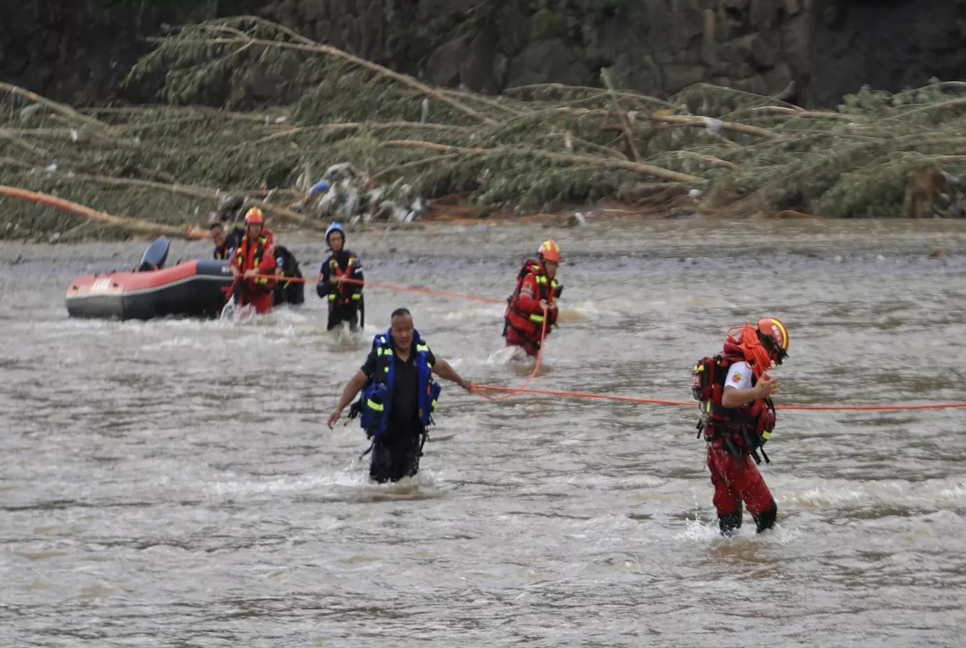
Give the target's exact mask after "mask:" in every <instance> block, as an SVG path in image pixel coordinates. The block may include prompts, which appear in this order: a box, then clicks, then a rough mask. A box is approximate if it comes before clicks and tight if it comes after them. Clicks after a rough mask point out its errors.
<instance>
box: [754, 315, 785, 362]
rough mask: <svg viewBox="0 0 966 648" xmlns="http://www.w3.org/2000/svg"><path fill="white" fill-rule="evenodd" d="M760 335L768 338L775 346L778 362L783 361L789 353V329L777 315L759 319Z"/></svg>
mask: <svg viewBox="0 0 966 648" xmlns="http://www.w3.org/2000/svg"><path fill="white" fill-rule="evenodd" d="M758 335H759V336H760V337H763V338H768V339H769V340H770V341H771V343H772V345H773V346H774V348H775V356H776V362H777V363H778V364H781V363H782V360H784V359H785V356H787V355H788V329H787V328H786V327H785V325H784V324H783V323H782V321H781V320H780V319H778V318H777V317H766V318H764V319H760V320H758Z"/></svg>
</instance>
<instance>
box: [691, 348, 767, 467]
mask: <svg viewBox="0 0 966 648" xmlns="http://www.w3.org/2000/svg"><path fill="white" fill-rule="evenodd" d="M744 361H745V359H744V357H743V356H740V355H732V354H725V353H719V354H718V355H715V356H705V357H704V358H701V359H700V360H698V362H697V364H695V365H694V369H692V370H691V395H692V396H693V397H694V399H695V400H696V401H698V402H699V403H700V408H701V420H700V421H699V422H698V425H697V428H698V437H700V436H701V434H702V432H703V433H704V438H705V440H706V441H709V442H714V441H717V440H719V439H720V440H721V442H722V444H723V445H724V447H726V448H727V449H728V450H729V451H730V452H731V453H732V454H734V455H735V456H740V455H742V454H750V455H751V456H752V457H753V458H754V460H755V462H756V463H761V458H760V457H759V456H758V450H759V449H760V450H761V454H762V456H764V458H765V462H766V463H767V462H769V460H768V455H766V454H765V450H764V448H763V447H762V446H763V445H764V444H765V442H766V441H768V439H770V438H771V433H772V431H773V430H774V429H775V405H774V403H772V400H771V399H770V398H759V399H758V400H755V401H752V402H751V403H749V404H745V405H742V406H740V407H724V406H723V405H722V404H721V397H722V395H723V394H724V388H725V380H726V379H727V377H728V370H729V369H730V368H731V365H733V364H734V363H735V362H744ZM757 382H758V381H757V379H756V378H755V376H754V373H752V377H751V384H752V385H755V384H757Z"/></svg>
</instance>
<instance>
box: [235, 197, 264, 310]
mask: <svg viewBox="0 0 966 648" xmlns="http://www.w3.org/2000/svg"><path fill="white" fill-rule="evenodd" d="M230 267H231V273H232V275H234V277H235V280H236V283H237V285H236V287H235V295H236V298H237V301H238V305H239V306H246V305H248V304H251V305H252V306H254V307H255V312H257V313H259V314H262V313H268V312H269V311H271V310H272V292H273V289H274V288H275V280H274V279H269V278H266V277H264V276H263V277H257V276H255V275H271V274H274V272H275V236H274V235H273V234H272V231H271V230H270V229H268V228H267V227H265V217H264V216H263V215H262V210H261V209H259V208H258V207H252V208H251V209H249V210H248V213H247V214H245V236H243V237H242V239H241V240H240V241H239V242H238V247H237V248H235V252H234V254H233V255H232V257H231V264H230Z"/></svg>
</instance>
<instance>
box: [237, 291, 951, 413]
mask: <svg viewBox="0 0 966 648" xmlns="http://www.w3.org/2000/svg"><path fill="white" fill-rule="evenodd" d="M252 278H255V279H278V278H279V277H278V276H277V275H261V274H259V275H253V277H252ZM320 278H321V275H320V276H319V277H316V278H315V279H312V278H304V277H301V278H300V277H286V278H285V280H286V281H296V282H310V281H318V280H319V279H320ZM345 281H346V282H349V283H355V284H359V285H365V286H371V287H373V288H385V289H387V290H400V291H405V292H413V293H422V294H425V295H437V296H440V297H454V298H459V299H470V300H474V301H482V302H487V303H491V304H504V303H506V300H505V299H495V298H493V297H481V296H479V295H467V294H464V293H455V292H448V291H445V290H430V289H428V288H416V287H413V286H399V285H395V284H384V283H376V282H374V281H360V280H358V279H346V280H345ZM546 315H547V312H546V310H544V320H543V328H542V330H541V331H540V350H539V351H538V352H537V361H536V363H535V364H534V367H533V371H532V372H531V373H530V376H529V377H528V378H527V380H526V382H524V383H523V385H522V386H520V387H500V386H497V385H474V384H473V383H470V391H471V392H473V393H474V394H477V395H479V396H482V397H483V398H485V399H487V400H489V401H492V402H502V401H505V400H508V399H510V398H512V397H513V396H516V395H517V394H538V395H543V396H560V397H563V398H586V399H595V400H609V401H619V402H623V403H637V404H641V405H666V406H671V407H695V406H697V403H696V402H695V401H678V400H665V399H660V398H639V397H636V396H618V395H616V394H594V393H591V392H577V391H565V390H559V389H531V388H529V387H528V385H529V384H530V383H531V382H532V381H533V379H534V378H535V377H536V375H537V373H538V372H539V371H540V363H541V361H542V360H543V343H544V340H545V339H546V335H547V318H546ZM741 329H742V327H733V328H732V329H729V331H728V334H729V335H732V334H733V332H734V331H738V330H741ZM741 337H742V338H744V337H745V336H743V335H742V336H741ZM749 339H753V340H756V341H757V338H755V337H751V336H749ZM759 346H760V344H759ZM761 350H762V351H765V349H764V348H762V349H761ZM765 353H767V351H765ZM755 364H756V365H757V364H758V363H757V362H756V363H755ZM762 364H763V365H764V364H765V363H762ZM485 392H501V393H503V394H504V395H503V396H491V395H490V394H487V393H485ZM964 408H966V402H963V403H920V404H905V405H904V404H895V405H776V406H775V409H780V410H789V411H810V412H898V411H906V410H938V409H964Z"/></svg>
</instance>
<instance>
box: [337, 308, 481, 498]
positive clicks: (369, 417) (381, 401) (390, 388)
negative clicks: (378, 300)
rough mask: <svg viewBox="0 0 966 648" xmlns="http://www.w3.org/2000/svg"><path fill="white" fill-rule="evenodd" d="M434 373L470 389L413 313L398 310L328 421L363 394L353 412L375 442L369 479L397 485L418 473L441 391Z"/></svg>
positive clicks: (370, 462) (377, 337)
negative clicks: (424, 335) (425, 336)
mask: <svg viewBox="0 0 966 648" xmlns="http://www.w3.org/2000/svg"><path fill="white" fill-rule="evenodd" d="M431 373H434V374H436V375H437V376H439V377H440V378H444V379H446V380H449V381H452V382H455V383H456V384H458V385H459V386H460V387H462V388H463V389H469V388H470V383H469V382H468V381H466V380H465V379H463V378H462V377H461V376H460V375H459V374H458V373H456V371H455V370H454V369H453V368H452V367H451V366H450V365H449V363H448V362H446V361H445V360H443V359H442V358H437V357H436V356H435V355H433V352H432V351H430V350H429V346H428V345H427V344H426V343H425V342H423V340H422V339H421V338H420V337H419V332H418V331H416V329H415V328H413V318H412V315H411V314H410V313H409V311H408V310H407V309H405V308H400V309H398V310H396V311H395V312H393V314H392V318H391V327H390V329H389V331H387V332H386V333H385V334H382V335H377V336H376V338H375V339H374V340H373V343H372V351H371V352H370V353H369V357H368V358H367V359H366V362H365V364H364V365H362V367H361V368H360V369H359V371H357V372H356V374H355V375H354V376H353V377H352V379H351V380H349V383H348V384H347V385H346V386H345V389H344V390H343V392H342V396H341V398H339V403H338V404H337V405H336V408H335V409H334V410H333V411H332V414H331V415H329V421H328V424H329V428H330V429H331V428H332V426H333V425H335V423H336V422H337V421H338V420H339V418H340V417H341V416H342V410H344V409H345V408H346V406H347V405H348V404H349V403H350V402H351V401H352V400H353V399H354V398H355V397H356V394H358V393H359V392H360V391H362V392H363V393H362V398H360V399H359V402H358V403H356V404H355V405H353V410H356V409H357V408H358V410H359V411H360V412H361V422H362V424H363V427H364V429H365V430H366V433H367V435H368V436H370V437H371V438H372V457H371V459H370V461H369V477H370V478H371V479H373V480H375V481H377V482H379V483H382V482H386V481H393V482H395V481H399V480H400V479H402V478H403V477H411V476H413V475H415V474H416V473H417V472H419V458H420V457H421V456H422V444H423V440H424V438H425V436H426V434H427V432H426V427H427V425H430V424H431V423H432V416H431V415H432V412H433V409H435V407H436V398H437V395H438V390H439V387H438V384H436V383H435V380H434V379H433V378H432V376H431V375H430V374H431ZM433 394H436V395H433ZM387 406H388V410H387ZM351 417H352V414H350V418H351Z"/></svg>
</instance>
